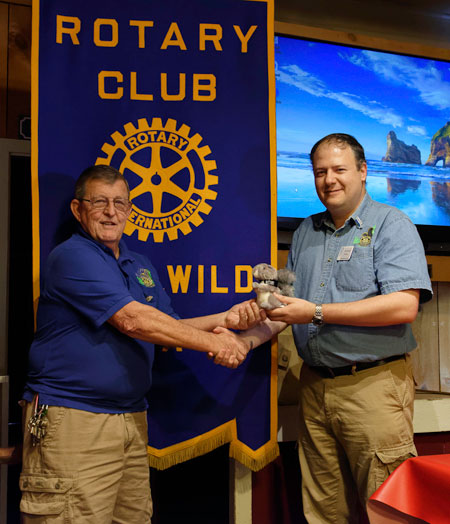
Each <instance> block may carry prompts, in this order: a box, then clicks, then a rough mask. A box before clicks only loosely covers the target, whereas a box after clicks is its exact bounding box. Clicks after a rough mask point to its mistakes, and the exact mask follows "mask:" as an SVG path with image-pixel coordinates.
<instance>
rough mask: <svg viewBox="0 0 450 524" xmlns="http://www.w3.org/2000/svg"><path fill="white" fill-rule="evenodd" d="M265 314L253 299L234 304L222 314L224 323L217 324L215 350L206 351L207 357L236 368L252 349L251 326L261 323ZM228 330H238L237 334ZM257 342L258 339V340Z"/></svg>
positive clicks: (214, 331)
mask: <svg viewBox="0 0 450 524" xmlns="http://www.w3.org/2000/svg"><path fill="white" fill-rule="evenodd" d="M266 318H267V316H266V313H265V311H264V309H261V308H260V307H259V306H258V305H257V303H256V301H255V300H247V301H246V302H242V303H240V304H236V305H234V306H233V307H232V308H231V309H229V310H228V311H226V312H225V314H224V325H223V326H217V327H216V328H215V329H214V330H213V333H214V334H215V335H216V337H215V338H216V344H215V346H216V347H215V350H213V351H210V352H208V357H209V358H211V359H213V360H214V363H215V364H220V365H221V366H225V367H227V368H232V369H234V368H237V367H238V366H239V365H240V364H242V362H244V360H245V358H246V356H247V354H248V352H249V351H250V350H251V349H253V346H254V343H255V342H254V340H252V338H254V337H252V328H255V327H257V326H259V325H260V324H262V323H263V322H264V320H266ZM230 330H239V331H242V332H241V333H239V334H237V333H234V332H233V331H230ZM258 344H259V341H258Z"/></svg>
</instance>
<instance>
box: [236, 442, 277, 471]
mask: <svg viewBox="0 0 450 524" xmlns="http://www.w3.org/2000/svg"><path fill="white" fill-rule="evenodd" d="M243 446H244V445H243V444H242V442H237V443H235V442H231V444H230V457H232V458H234V459H236V460H237V461H238V462H240V463H241V464H243V465H244V466H245V467H247V468H248V469H251V470H252V471H259V470H260V469H263V468H264V467H266V466H267V464H269V463H270V462H272V460H275V459H276V458H277V457H278V455H279V454H280V448H279V447H278V442H269V443H267V444H266V445H264V446H262V448H260V450H257V451H253V450H251V449H250V448H248V449H247V450H244V449H242V448H243ZM245 447H247V446H245Z"/></svg>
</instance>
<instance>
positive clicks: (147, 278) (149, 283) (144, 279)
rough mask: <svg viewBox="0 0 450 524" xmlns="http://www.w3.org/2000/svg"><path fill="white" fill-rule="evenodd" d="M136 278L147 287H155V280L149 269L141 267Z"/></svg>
mask: <svg viewBox="0 0 450 524" xmlns="http://www.w3.org/2000/svg"><path fill="white" fill-rule="evenodd" d="M136 278H137V279H138V281H139V284H142V285H143V286H145V287H155V283H154V282H153V278H152V274H151V273H150V270H149V269H144V268H141V269H140V270H139V271H136Z"/></svg>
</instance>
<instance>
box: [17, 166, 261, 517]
mask: <svg viewBox="0 0 450 524" xmlns="http://www.w3.org/2000/svg"><path fill="white" fill-rule="evenodd" d="M70 205H71V210H72V213H73V215H74V216H75V218H76V220H77V221H78V222H79V224H80V227H79V230H78V231H77V232H76V233H75V234H74V235H72V237H71V238H70V239H69V240H67V241H65V242H63V243H62V244H60V245H59V246H57V247H56V248H55V249H54V250H53V251H52V253H51V254H50V255H49V257H48V260H47V265H46V272H45V277H44V285H43V288H42V291H41V297H40V302H39V309H38V317H37V331H36V336H35V339H34V341H33V344H32V346H31V350H30V367H29V374H28V379H27V384H26V389H25V393H24V396H23V398H24V401H25V402H24V404H25V406H24V411H25V415H24V420H25V424H26V427H25V431H24V456H23V470H22V475H21V480H20V485H21V490H22V501H21V511H22V514H23V519H24V520H23V522H24V523H25V524H26V523H28V522H31V521H32V522H33V523H37V522H48V521H49V520H51V521H52V522H55V523H56V522H75V523H78V522H79V523H81V522H82V523H83V524H85V523H86V524H88V523H95V524H103V523H104V524H106V523H110V522H123V523H125V522H127V523H131V522H135V523H139V524H144V523H147V522H150V517H151V512H152V504H151V496H150V487H149V469H148V459H147V421H146V408H147V401H146V393H147V392H148V390H149V388H150V385H151V367H152V362H153V357H154V344H160V345H163V346H168V347H173V346H182V347H184V348H190V349H194V350H197V351H202V352H205V353H209V354H210V355H212V356H213V357H214V358H215V362H216V363H219V364H222V365H225V366H227V367H230V368H235V367H237V366H238V365H239V364H240V363H241V362H242V361H243V360H244V358H245V356H246V354H247V352H248V350H249V344H248V343H247V342H245V340H243V339H239V338H238V337H237V336H235V335H234V334H233V333H232V332H230V331H228V330H227V329H226V328H229V329H245V328H248V327H250V326H252V325H255V324H257V323H258V322H259V321H260V320H262V319H263V314H261V312H260V310H259V308H258V307H257V306H256V304H255V303H254V302H253V301H247V302H244V303H243V304H239V305H236V306H234V307H232V308H231V309H230V310H229V311H226V312H224V313H218V314H215V315H209V316H205V317H198V318H193V319H179V317H178V316H177V315H176V314H175V313H174V311H173V310H172V308H171V305H170V300H169V297H168V296H167V294H166V293H165V291H164V289H163V288H162V286H161V283H160V281H159V278H158V275H157V273H156V270H155V268H154V267H153V266H152V264H151V263H150V261H149V260H148V259H147V258H146V257H145V256H142V255H139V254H137V253H134V252H131V251H129V250H128V249H127V247H126V245H125V243H124V242H123V240H122V234H123V230H124V227H125V223H126V220H127V218H128V215H129V213H130V209H131V203H130V202H129V188H128V184H127V182H126V180H125V178H124V177H123V175H122V174H121V173H120V172H119V171H117V170H115V169H114V168H112V167H110V166H93V167H90V168H88V169H86V170H85V171H84V172H83V173H82V174H81V176H80V177H79V179H78V181H77V183H76V186H75V198H74V199H73V200H72V202H71V204H70ZM216 327H218V328H220V329H218V330H217V332H213V330H214V329H215V328H216Z"/></svg>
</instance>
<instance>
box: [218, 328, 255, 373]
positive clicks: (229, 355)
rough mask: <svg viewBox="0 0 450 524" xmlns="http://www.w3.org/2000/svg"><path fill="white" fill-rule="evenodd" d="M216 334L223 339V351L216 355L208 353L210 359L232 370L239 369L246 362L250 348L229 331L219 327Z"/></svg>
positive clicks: (221, 341) (221, 342) (221, 343)
mask: <svg viewBox="0 0 450 524" xmlns="http://www.w3.org/2000/svg"><path fill="white" fill-rule="evenodd" d="M214 333H215V334H216V335H217V336H218V337H220V339H221V340H220V345H221V349H220V350H219V351H218V352H217V353H216V354H213V353H211V352H210V353H208V357H209V358H213V359H214V364H220V365H221V366H225V367H227V368H232V369H235V368H237V367H238V366H239V364H242V362H244V360H245V357H246V356H247V353H248V352H249V350H250V348H249V347H248V345H247V344H246V343H245V342H244V341H243V340H241V339H240V338H239V336H238V335H236V334H234V333H232V332H231V331H229V330H228V329H225V328H223V327H217V328H215V329H214Z"/></svg>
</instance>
